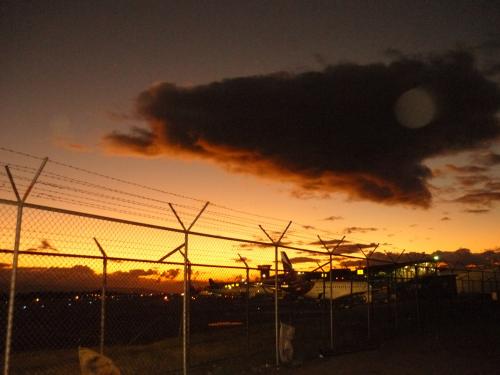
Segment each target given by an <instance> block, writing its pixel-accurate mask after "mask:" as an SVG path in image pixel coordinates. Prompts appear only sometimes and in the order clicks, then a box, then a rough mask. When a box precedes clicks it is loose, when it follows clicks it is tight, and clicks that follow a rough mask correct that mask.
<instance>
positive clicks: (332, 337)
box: [318, 236, 352, 350]
mask: <svg viewBox="0 0 500 375" xmlns="http://www.w3.org/2000/svg"><path fill="white" fill-rule="evenodd" d="M344 238H345V236H344V237H342V239H341V240H340V241H338V242H337V244H336V245H335V247H334V248H333V250H330V249H328V246H326V243H325V242H323V240H322V239H321V237H320V236H318V239H319V241H320V242H321V244H322V245H323V247H324V248H325V249H326V251H327V252H328V255H329V257H330V260H329V263H330V277H329V281H330V349H331V350H333V345H334V320H333V254H334V252H335V250H337V248H338V247H339V246H340V244H341V243H342V242H344ZM351 285H352V284H351Z"/></svg>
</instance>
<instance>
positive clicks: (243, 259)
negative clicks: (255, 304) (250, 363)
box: [238, 254, 250, 356]
mask: <svg viewBox="0 0 500 375" xmlns="http://www.w3.org/2000/svg"><path fill="white" fill-rule="evenodd" d="M238 256H239V257H240V260H241V261H242V262H243V264H245V268H246V279H245V280H246V305H245V318H246V336H247V356H248V355H249V354H250V267H249V266H248V263H247V262H246V260H245V258H243V257H242V256H241V255H240V254H238Z"/></svg>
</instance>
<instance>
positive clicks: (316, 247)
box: [0, 154, 498, 375]
mask: <svg viewBox="0 0 500 375" xmlns="http://www.w3.org/2000/svg"><path fill="white" fill-rule="evenodd" d="M9 155H10V154H9ZM17 156H19V155H17ZM21 156H23V157H26V158H28V156H26V155H21ZM32 159H33V158H28V161H29V162H30V163H29V162H26V163H24V164H19V163H17V162H14V161H12V160H6V161H5V162H3V163H2V164H3V168H2V171H1V173H0V287H1V294H0V325H1V326H2V327H5V329H4V330H2V337H1V343H0V346H1V348H2V350H3V351H4V356H3V363H2V366H3V369H4V375H7V374H9V373H12V374H35V373H36V374H71V373H75V374H76V373H79V360H78V348H80V347H85V348H92V349H94V350H95V351H96V352H100V353H103V354H105V355H106V356H108V357H109V358H112V360H113V362H114V363H115V364H116V366H117V367H118V368H120V369H121V373H122V374H139V373H147V374H165V373H184V374H186V373H188V372H189V373H200V374H201V373H207V371H212V372H213V371H215V370H216V369H218V368H223V369H225V371H227V372H232V373H237V372H243V368H245V369H246V370H249V369H251V368H258V367H259V366H265V365H267V366H279V365H281V364H283V363H285V362H290V361H291V359H290V358H287V355H290V353H287V352H286V350H289V349H290V347H288V348H284V345H283V344H284V343H285V342H288V341H290V340H292V338H293V347H292V348H293V355H291V357H293V360H295V361H302V360H307V359H309V358H314V357H317V356H318V354H319V355H328V353H332V352H333V351H337V352H338V351H342V350H344V351H348V350H355V348H363V347H369V346H370V345H375V344H376V342H379V340H380V339H382V338H383V337H385V335H387V333H388V332H396V331H398V330H402V329H412V328H413V329H414V328H415V327H416V328H419V327H422V326H424V325H425V324H426V322H431V321H441V320H442V319H443V318H444V315H445V314H446V313H447V311H451V309H452V307H453V306H454V305H453V306H452V302H450V301H453V300H454V299H455V298H456V296H457V294H459V295H460V294H468V295H471V294H480V295H482V296H484V295H486V294H488V293H496V292H497V291H498V281H497V273H496V271H492V272H485V271H480V272H474V271H471V270H462V271H457V270H452V271H449V272H448V273H446V272H442V271H438V269H437V267H436V263H435V262H432V261H431V260H429V257H428V256H426V257H423V256H422V257H421V258H420V259H414V258H411V257H407V258H402V259H400V258H401V254H399V257H398V259H395V255H394V254H393V255H394V256H389V257H388V256H382V255H384V254H382V253H380V252H375V250H376V249H377V246H378V245H376V244H375V243H361V242H359V241H355V240H354V239H351V240H350V241H347V240H344V238H340V237H341V236H340V235H339V234H338V233H331V232H326V231H322V230H319V229H317V228H314V227H312V226H306V225H301V224H292V223H291V222H288V223H287V222H285V221H282V220H278V219H273V218H269V217H264V216H258V215H253V214H248V213H245V212H240V211H236V210H232V209H228V208H225V207H222V206H217V205H213V204H209V203H208V202H203V201H200V200H196V199H192V198H189V197H184V196H181V195H175V194H171V193H167V192H163V191H159V190H155V189H149V188H147V187H145V186H141V185H137V184H131V183H128V182H124V181H121V180H117V179H111V178H109V177H107V176H100V175H97V174H92V173H91V172H88V171H85V170H81V169H78V168H74V167H70V166H66V165H64V164H60V163H55V162H48V163H47V161H46V160H42V161H41V160H39V159H36V158H34V160H32ZM40 162H41V163H42V164H41V166H39V167H37V165H36V164H37V163H40ZM46 164H47V165H46ZM44 168H46V169H44ZM88 174H90V175H91V177H92V178H88V179H85V178H82V177H81V176H82V175H88ZM99 179H104V182H102V181H101V182H99ZM123 185H126V186H127V187H129V188H130V187H132V188H133V189H132V190H130V189H129V190H124V189H123ZM144 191H146V192H147V193H148V194H145V193H144ZM342 246H344V247H342ZM347 250H349V251H348V253H347V254H340V252H342V251H347ZM283 253H285V254H283ZM389 255H390V254H389ZM347 266H350V268H347ZM353 269H354V270H353ZM436 303H439V304H440V307H441V308H440V309H438V310H436V308H435V307H436ZM446 304H448V305H446ZM445 305H446V306H445ZM447 309H448V310H447ZM436 311H439V314H440V315H437V313H436Z"/></svg>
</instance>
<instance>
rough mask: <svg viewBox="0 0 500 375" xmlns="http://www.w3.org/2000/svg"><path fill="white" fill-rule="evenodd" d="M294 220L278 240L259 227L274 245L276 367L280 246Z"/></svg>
mask: <svg viewBox="0 0 500 375" xmlns="http://www.w3.org/2000/svg"><path fill="white" fill-rule="evenodd" d="M290 225H292V222H291V221H290V222H288V225H287V226H286V228H285V230H284V231H283V232H282V233H281V236H280V238H279V239H278V241H274V240H273V239H272V237H271V236H270V235H269V234H268V233H267V232H266V230H265V229H264V228H263V227H262V225H259V228H260V229H261V230H262V231H263V232H264V234H265V235H266V236H267V238H269V240H270V241H271V243H272V244H273V245H274V330H275V349H276V367H279V365H280V352H279V345H280V341H279V306H278V248H279V245H280V243H281V240H282V239H283V237H284V236H285V233H286V232H287V231H288V228H290Z"/></svg>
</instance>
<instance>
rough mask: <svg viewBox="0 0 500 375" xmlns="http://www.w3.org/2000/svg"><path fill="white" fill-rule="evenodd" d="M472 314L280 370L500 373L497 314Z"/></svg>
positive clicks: (385, 374)
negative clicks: (355, 350)
mask: <svg viewBox="0 0 500 375" xmlns="http://www.w3.org/2000/svg"><path fill="white" fill-rule="evenodd" d="M498 311H499V310H498V308H496V309H494V310H492V311H491V312H490V314H488V315H487V316H484V314H481V315H480V317H479V316H478V317H477V319H475V318H474V313H473V312H472V313H471V314H467V316H464V317H463V318H462V319H458V320H457V319H453V321H450V322H448V324H444V325H441V326H438V327H433V328H432V329H431V328H427V329H425V330H424V331H423V332H422V331H416V332H414V333H412V334H409V335H406V336H404V337H398V338H392V339H389V340H384V341H383V343H382V344H380V346H379V347H378V348H376V349H373V350H366V351H360V352H355V353H350V354H340V355H334V356H331V357H324V358H322V359H321V358H318V359H317V360H312V361H307V362H304V363H303V364H300V365H296V366H292V367H282V368H281V369H279V371H278V373H281V374H292V375H306V374H307V375H313V374H314V375H322V374H335V375H354V374H373V375H375V374H380V375H392V374H394V375H395V374H398V375H401V374H405V375H406V374H407V375H413V374H439V375H445V374H454V375H457V374H459V375H461V374H470V375H472V374H474V375H476V374H488V375H489V374H491V375H493V374H500V315H499V314H498Z"/></svg>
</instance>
